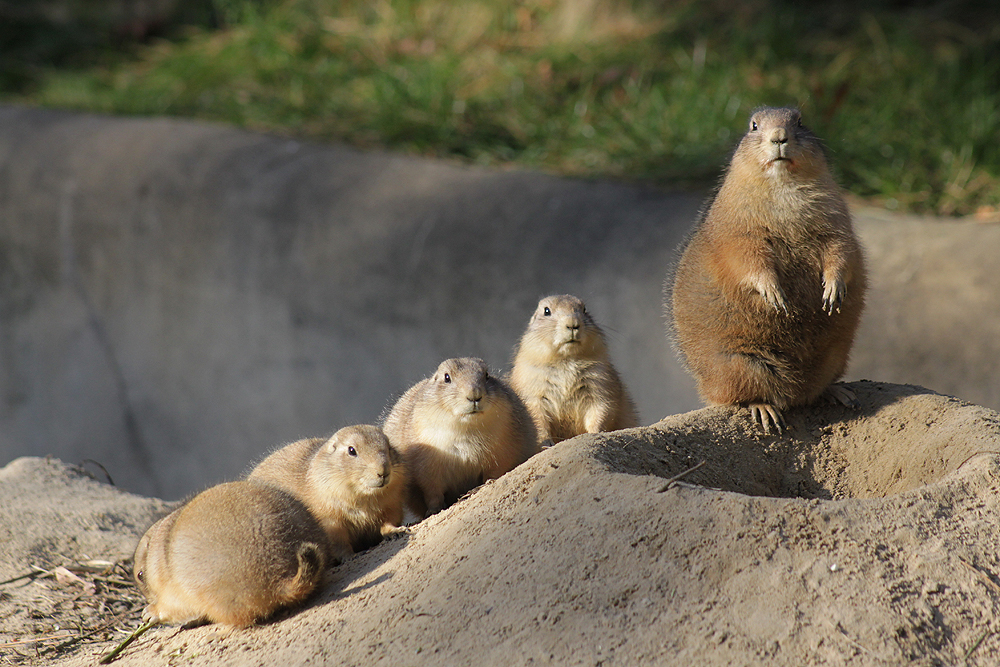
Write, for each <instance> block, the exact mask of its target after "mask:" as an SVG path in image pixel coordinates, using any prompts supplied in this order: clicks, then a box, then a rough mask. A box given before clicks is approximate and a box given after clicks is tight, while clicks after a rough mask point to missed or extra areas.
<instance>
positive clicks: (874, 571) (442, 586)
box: [0, 381, 1000, 666]
mask: <svg viewBox="0 0 1000 667" xmlns="http://www.w3.org/2000/svg"><path fill="white" fill-rule="evenodd" d="M850 386H851V387H852V388H853V389H854V390H855V392H856V393H857V394H858V397H859V399H860V401H861V404H862V408H861V409H860V410H858V411H852V410H850V409H848V408H844V407H841V406H834V405H829V406H826V405H821V406H817V407H812V408H804V409H798V410H793V411H790V412H789V413H788V415H787V417H788V420H789V426H790V428H789V430H788V431H787V432H786V433H785V434H783V435H781V436H765V435H763V434H760V433H759V432H758V430H757V429H755V428H754V427H753V426H752V425H751V423H750V420H749V417H748V413H747V411H746V410H738V409H734V408H706V409H702V410H698V411H694V412H690V413H686V414H682V415H676V416H670V417H667V418H665V419H663V420H662V421H660V422H658V423H656V424H654V425H652V426H649V427H643V428H637V429H630V430H626V431H619V432H615V433H611V434H601V435H587V436H580V437H577V438H573V439H571V440H567V441H565V442H562V443H560V444H559V445H557V446H555V447H552V448H550V449H548V450H546V451H544V452H542V453H541V454H539V455H537V456H535V457H534V458H532V459H531V460H530V461H528V462H527V463H525V464H524V465H521V466H520V467H518V468H517V469H515V470H514V471H512V472H511V473H508V474H507V475H505V476H504V477H502V478H501V479H499V480H496V481H494V482H490V483H487V484H486V485H484V486H482V487H480V488H478V489H476V490H475V491H473V492H472V493H470V494H469V496H468V497H466V498H464V499H463V500H461V501H460V502H458V503H457V504H455V505H453V506H452V507H451V508H449V509H447V510H445V511H444V512H441V513H440V514H438V515H435V516H433V517H431V518H430V519H428V520H426V521H424V522H422V523H420V524H417V525H414V526H412V527H410V528H409V529H408V531H407V532H406V533H404V534H403V535H401V536H400V537H398V538H395V539H392V540H390V541H387V542H384V543H382V544H381V545H379V546H377V547H374V548H372V549H370V550H368V551H366V552H363V553H359V554H356V555H355V556H354V557H353V558H352V559H350V560H349V561H348V562H347V563H345V564H344V565H342V566H340V567H339V568H337V569H336V570H335V571H333V572H332V583H330V584H329V585H327V586H326V587H325V588H323V589H322V590H321V591H319V592H318V593H317V594H316V595H315V596H314V597H313V598H311V599H310V600H309V601H308V603H307V604H305V605H304V606H302V607H300V608H298V609H294V610H288V611H286V612H283V613H281V614H279V616H278V617H277V618H275V619H273V620H272V621H270V622H268V623H265V624H262V625H260V626H257V627H253V628H250V629H247V630H235V631H225V630H221V629H220V628H219V627H218V626H212V625H209V626H203V627H199V628H194V629H188V630H181V629H179V628H176V627H160V628H155V629H153V630H151V631H150V632H148V633H146V634H145V635H144V636H143V637H141V638H140V639H139V640H138V641H136V642H135V643H134V644H133V645H132V646H130V647H128V648H127V649H126V650H125V651H124V652H123V654H122V656H121V657H120V658H119V659H118V661H117V662H116V663H115V664H120V665H175V664H184V665H188V664H190V665H208V666H214V665H274V664H282V665H285V664H287V665H297V664H326V663H330V664H338V665H371V664H393V665H483V664H503V665H528V664H559V665H637V664H684V663H690V664H698V665H735V664H762V665H763V664H766V665H807V664H808V665H881V664H893V665H896V664H904V663H905V664H915V665H945V664H960V663H963V662H964V663H966V664H969V665H992V664H996V662H997V660H998V656H1000V622H998V621H997V611H998V604H1000V558H998V555H997V548H996V546H997V529H996V526H997V525H998V523H1000V522H998V519H1000V502H998V500H1000V495H998V489H1000V415H998V414H997V413H996V412H993V411H991V410H988V409H986V408H982V407H978V406H975V405H970V404H967V403H964V402H962V401H960V400H958V399H955V398H952V397H948V396H943V395H939V394H936V393H934V392H931V391H929V390H926V389H923V388H920V387H914V386H905V385H891V384H881V383H875V382H867V381H866V382H857V383H852V384H851V385H850ZM703 462H704V463H703ZM692 468H695V469H694V470H691V469H692ZM673 478H676V479H673ZM671 480H673V481H671ZM0 508H2V509H0V536H2V546H0V580H2V579H8V578H11V577H15V576H18V575H23V574H26V573H27V572H29V571H31V566H36V567H41V568H44V569H45V570H46V571H49V572H51V571H52V570H53V568H55V567H57V566H59V565H63V566H66V567H67V568H68V569H69V570H72V571H75V572H77V577H78V579H79V581H73V580H72V579H71V578H68V577H66V576H65V575H63V576H62V577H61V580H59V579H56V578H55V577H54V576H51V577H48V578H37V579H22V580H19V581H17V582H12V583H7V584H4V585H3V586H0V664H28V665H33V664H58V665H91V664H95V663H96V659H97V657H98V656H99V655H100V654H102V653H103V652H105V651H107V650H109V649H110V648H111V647H113V646H114V645H115V643H117V642H118V641H120V639H121V638H122V637H123V636H124V632H125V631H127V630H128V629H130V627H134V626H135V624H136V623H137V619H138V613H139V608H140V606H141V601H140V599H139V598H138V596H137V595H136V592H135V590H134V589H132V588H130V587H128V586H127V585H125V580H126V579H127V572H128V565H129V564H128V562H127V559H128V558H129V557H130V556H131V550H132V548H133V546H134V543H135V541H136V540H137V538H138V537H139V535H140V534H141V532H142V531H143V529H144V528H145V526H146V525H148V524H149V523H150V522H151V521H153V520H154V519H155V518H156V517H157V516H160V515H162V514H163V513H164V512H166V511H168V510H169V508H170V506H169V505H168V504H166V503H163V502H161V501H159V500H156V499H151V498H143V497H140V496H135V495H132V494H128V493H124V492H121V491H118V490H116V489H115V488H113V487H111V486H108V485H107V484H104V483H102V482H100V481H98V480H94V479H91V478H90V476H89V475H88V473H86V472H85V471H82V470H80V469H78V468H75V467H73V466H68V465H66V464H63V463H61V462H59V461H55V460H46V459H37V458H22V459H18V460H16V461H14V462H12V463H10V464H9V465H8V466H6V467H5V468H3V469H2V470H0ZM95 559H97V560H104V561H108V562H111V563H119V565H118V569H116V570H113V571H112V572H111V574H110V575H106V576H104V575H100V574H93V573H89V572H85V571H83V570H84V568H80V567H79V564H80V563H81V562H87V561H94V560H95ZM92 569H99V566H97V567H95V568H92ZM102 579H103V580H105V581H102ZM130 609H131V611H129V610H130ZM121 612H124V615H121V616H120V617H119V616H116V614H118V613H121ZM109 624H110V626H109V627H107V628H104V629H101V628H102V626H103V625H109ZM56 625H58V626H59V627H55V626H56ZM94 628H98V631H97V632H94V633H92V634H89V635H88V634H87V633H89V632H91V630H93V629H94ZM59 635H62V636H63V638H61V639H48V638H49V637H57V636H59ZM81 635H86V636H84V637H83V638H82V639H79V640H74V638H78V637H81ZM67 644H68V645H67ZM45 651H48V653H46V652H45Z"/></svg>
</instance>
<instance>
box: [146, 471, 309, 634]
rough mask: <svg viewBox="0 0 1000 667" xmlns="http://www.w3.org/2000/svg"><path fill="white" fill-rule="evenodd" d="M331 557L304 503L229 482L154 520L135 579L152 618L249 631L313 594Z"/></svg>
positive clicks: (278, 492) (250, 484) (255, 485)
mask: <svg viewBox="0 0 1000 667" xmlns="http://www.w3.org/2000/svg"><path fill="white" fill-rule="evenodd" d="M326 558H327V542H326V536H325V535H324V534H323V529H322V528H320V526H319V524H318V523H317V522H316V519H314V518H313V516H312V514H310V513H309V510H308V509H306V507H305V505H303V504H302V503H301V502H300V501H299V500H297V499H296V498H295V497H293V496H292V495H291V494H289V493H287V492H285V491H282V490H280V489H276V488H273V487H271V486H267V485H264V484H258V483H256V482H246V481H244V482H230V483H228V484H220V485H218V486H213V487H212V488H210V489H207V490H206V491H202V492H201V493H199V494H198V495H197V496H195V497H194V498H192V499H191V500H190V501H189V502H188V503H186V504H185V505H183V506H182V507H180V508H179V509H177V510H175V511H173V512H172V513H170V514H168V515H167V516H166V517H164V518H162V519H160V520H159V521H157V522H156V523H154V524H153V525H152V526H151V527H150V528H149V530H147V531H146V533H145V534H144V535H143V536H142V538H141V539H140V540H139V545H138V546H137V547H136V550H135V557H134V565H133V575H134V577H135V581H136V584H138V586H139V590H141V591H142V593H143V595H145V596H146V599H147V600H148V601H149V605H148V606H147V607H146V610H145V612H144V616H145V617H146V618H147V619H148V620H151V621H154V622H160V623H184V624H187V623H192V622H196V621H204V620H207V621H211V622H213V623H224V624H226V625H230V626H234V627H246V626H248V625H250V624H252V623H254V622H255V621H258V620H261V619H264V618H267V617H268V616H270V615H271V614H273V613H274V612H275V611H276V610H277V609H278V608H279V607H283V606H285V605H290V604H293V603H296V602H299V601H301V600H303V599H305V598H306V597H308V596H309V594H310V593H312V591H313V589H314V588H315V587H316V585H317V584H318V583H319V582H320V580H321V579H322V577H323V570H324V567H325V565H326Z"/></svg>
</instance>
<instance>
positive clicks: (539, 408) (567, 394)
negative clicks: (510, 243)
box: [510, 294, 639, 443]
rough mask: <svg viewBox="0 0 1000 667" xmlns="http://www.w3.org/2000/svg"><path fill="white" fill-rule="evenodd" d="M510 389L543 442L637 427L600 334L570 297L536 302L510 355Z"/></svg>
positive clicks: (628, 401) (576, 301)
mask: <svg viewBox="0 0 1000 667" xmlns="http://www.w3.org/2000/svg"><path fill="white" fill-rule="evenodd" d="M510 384H511V387H513V389H514V391H516V392H517V394H518V395H519V396H520V397H521V399H522V400H523V401H524V403H525V405H527V406H528V411H529V412H530V413H531V416H532V418H533V419H534V420H535V427H536V428H537V429H538V438H539V440H542V441H544V440H547V439H550V438H551V439H552V441H553V442H554V443H555V442H559V441H561V440H565V439H567V438H572V437H573V436H575V435H579V434H581V433H598V432H600V431H617V430H618V429H622V428H631V427H633V426H638V425H639V420H638V418H637V417H636V411H635V404H634V403H633V402H632V398H631V397H630V396H629V394H628V391H626V389H625V385H624V384H622V381H621V378H620V377H619V376H618V372H617V371H616V370H615V367H614V366H613V365H612V364H611V360H610V359H609V358H608V349H607V344H606V343H605V340H604V332H602V331H601V329H600V327H598V326H597V324H596V323H595V322H594V320H593V318H592V317H591V316H590V314H589V313H588V312H587V307H586V306H585V305H584V303H583V301H581V300H580V299H578V298H576V297H575V296H570V295H569V294H563V295H561V296H547V297H545V298H544V299H542V300H541V301H539V302H538V308H536V309H535V313H534V315H532V316H531V319H530V320H529V321H528V328H527V330H526V331H525V332H524V335H523V336H522V337H521V342H520V345H519V346H518V348H517V353H516V354H515V355H514V367H513V370H512V371H511V374H510Z"/></svg>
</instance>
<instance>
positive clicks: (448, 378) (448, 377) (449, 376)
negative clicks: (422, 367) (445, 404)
mask: <svg viewBox="0 0 1000 667" xmlns="http://www.w3.org/2000/svg"><path fill="white" fill-rule="evenodd" d="M444 381H445V383H449V382H451V375H450V374H449V373H445V374H444Z"/></svg>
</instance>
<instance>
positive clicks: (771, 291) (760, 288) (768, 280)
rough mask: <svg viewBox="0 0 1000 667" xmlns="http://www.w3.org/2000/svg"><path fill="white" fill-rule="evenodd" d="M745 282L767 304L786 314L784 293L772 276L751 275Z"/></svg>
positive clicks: (786, 303) (786, 304)
mask: <svg viewBox="0 0 1000 667" xmlns="http://www.w3.org/2000/svg"><path fill="white" fill-rule="evenodd" d="M746 283H747V284H748V285H749V286H750V288H751V289H753V290H754V291H755V292H757V293H758V294H760V295H761V297H763V299H764V301H766V302H767V304H768V305H769V306H771V307H772V308H774V309H775V310H777V311H784V313H785V314H786V315H787V314H788V302H787V301H785V293H784V291H782V289H781V285H779V284H778V281H777V280H775V278H774V277H773V276H768V275H764V274H761V275H756V276H751V277H749V278H748V279H747V280H746Z"/></svg>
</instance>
